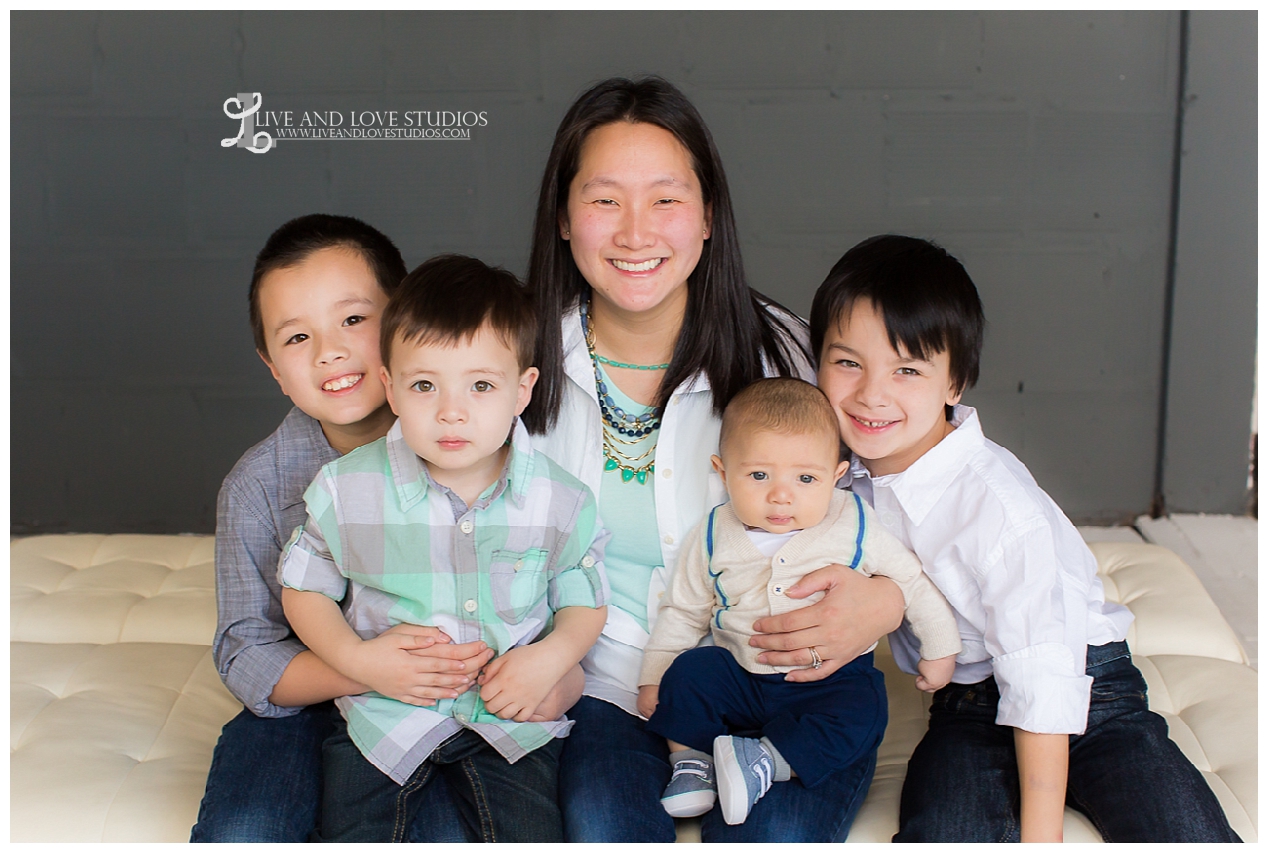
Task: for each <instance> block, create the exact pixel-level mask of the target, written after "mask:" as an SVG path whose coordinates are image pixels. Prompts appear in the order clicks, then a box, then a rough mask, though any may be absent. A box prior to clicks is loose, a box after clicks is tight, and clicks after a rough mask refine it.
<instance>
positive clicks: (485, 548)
mask: <svg viewBox="0 0 1268 853" xmlns="http://www.w3.org/2000/svg"><path fill="white" fill-rule="evenodd" d="M535 322H536V320H535V316H534V311H533V307H532V303H531V301H530V300H529V298H528V296H527V294H526V293H525V292H524V290H523V289H522V287H521V286H520V285H519V282H518V281H516V279H515V277H514V276H512V275H511V274H510V273H507V272H505V271H502V270H494V269H490V268H489V267H487V266H485V265H484V264H482V263H480V262H479V261H476V260H474V259H471V258H463V257H458V256H441V257H438V258H433V259H432V260H430V261H428V262H426V263H425V264H423V265H422V266H420V267H419V268H418V269H416V270H415V271H414V272H413V273H411V274H410V275H409V276H407V277H406V279H405V281H404V282H402V284H401V287H400V290H399V291H398V292H397V294H396V295H394V296H393V298H392V301H391V302H390V304H389V306H388V308H387V311H386V312H385V314H384V317H383V321H382V324H381V326H382V330H381V345H382V354H383V368H382V378H383V383H384V385H385V386H386V388H387V398H388V402H389V403H390V404H391V406H392V410H393V411H394V412H395V413H396V414H397V416H398V418H399V420H398V421H397V423H396V424H395V426H393V427H392V429H391V431H390V432H389V433H388V434H387V436H386V437H385V438H383V439H380V440H378V441H376V442H374V443H372V444H369V445H366V446H364V447H362V448H359V449H357V450H355V451H353V452H352V453H349V454H348V455H346V456H344V457H342V458H341V459H338V460H336V461H334V462H332V463H330V464H329V465H327V466H326V467H324V468H323V469H322V470H321V473H320V474H318V476H317V479H316V480H314V481H313V484H312V485H311V486H310V487H309V489H308V491H307V492H306V493H305V495H304V499H305V503H306V505H307V511H308V520H307V521H306V522H305V524H304V526H303V527H302V528H300V529H299V530H297V531H296V532H295V535H294V536H293V537H292V539H291V542H290V543H289V544H288V545H287V547H286V549H285V550H284V552H283V557H282V561H281V564H280V568H279V579H280V580H281V583H282V585H283V594H282V603H283V606H284V607H285V610H286V616H287V618H288V619H289V620H290V622H291V624H292V626H293V627H294V628H295V631H296V633H297V634H298V635H299V637H300V638H301V639H302V640H304V642H305V643H306V644H307V645H308V647H309V648H310V649H312V650H313V651H314V652H316V653H317V655H318V656H320V657H321V658H322V660H324V661H325V662H326V663H328V664H329V665H330V666H332V667H333V668H334V669H336V670H341V669H351V668H354V667H357V666H366V665H372V663H371V662H369V661H366V660H363V658H364V657H365V656H366V648H365V640H368V639H371V638H373V637H375V636H377V635H378V634H380V633H381V632H382V631H383V630H384V629H386V628H387V627H390V626H391V625H394V624H398V623H401V622H406V623H412V624H420V625H421V624H427V625H434V626H436V627H438V628H440V629H441V630H443V631H444V632H445V633H446V634H448V635H449V636H450V637H452V638H453V639H454V641H455V642H459V643H461V642H469V641H473V640H483V641H484V642H486V643H487V644H488V645H489V646H490V647H491V648H493V649H494V650H495V652H496V653H497V656H496V657H495V658H494V659H493V661H492V662H491V663H490V664H489V665H488V666H486V667H485V669H484V672H483V674H482V675H481V676H480V678H479V680H478V685H479V686H478V690H477V689H472V690H469V691H467V692H465V693H462V694H460V695H459V696H458V697H457V698H456V699H442V700H439V701H433V700H419V699H416V698H413V697H411V696H409V695H408V694H402V695H401V696H390V695H384V694H382V693H373V692H372V693H367V694H364V695H360V696H346V697H343V698H342V699H339V700H337V702H336V704H337V706H338V708H339V711H340V713H341V717H342V719H341V720H340V723H339V725H338V726H337V727H336V730H335V733H334V734H333V735H332V736H331V737H330V738H329V739H328V740H327V742H326V746H325V762H326V766H325V769H324V773H325V785H324V791H323V795H322V819H321V826H320V829H319V831H318V834H319V835H320V836H321V838H322V840H327V841H401V840H404V833H405V830H406V828H407V827H408V826H409V823H410V821H411V820H412V818H413V816H414V812H415V811H416V810H417V808H418V804H419V802H420V801H421V792H422V791H423V790H424V788H425V786H426V785H427V784H428V782H429V781H431V780H432V779H433V778H434V775H435V774H437V773H440V774H443V775H444V777H445V779H446V781H447V782H448V784H449V786H450V788H451V790H452V791H453V792H454V793H455V794H456V796H455V799H456V800H457V801H458V810H459V812H460V816H461V817H462V819H463V821H464V823H465V824H466V826H467V828H468V831H469V832H470V833H471V835H472V837H473V838H476V839H478V840H483V841H551V840H554V841H562V840H563V830H562V821H561V819H560V815H559V809H558V806H557V805H556V797H555V788H556V775H557V774H556V771H557V766H558V758H559V751H560V746H561V742H560V740H558V739H559V738H562V737H564V736H566V734H567V731H568V729H569V728H570V727H571V725H572V723H571V722H570V721H569V720H567V718H562V717H561V718H560V719H558V720H546V719H541V718H538V717H536V716H534V715H533V712H534V710H535V709H536V708H537V707H538V705H539V704H540V703H541V701H542V700H543V699H544V698H545V696H546V693H547V692H549V690H550V689H551V688H552V687H553V686H554V684H555V683H556V682H557V681H558V680H559V679H560V678H561V677H562V676H563V674H564V673H566V672H567V671H568V670H570V669H571V668H572V667H573V666H574V665H575V664H576V663H577V662H578V661H579V660H580V659H581V658H582V656H584V655H585V653H586V652H587V651H588V650H589V648H590V646H591V645H592V644H593V643H594V641H595V639H597V637H598V635H599V632H600V631H601V630H602V627H603V623H604V616H605V607H604V605H605V603H606V599H607V585H606V581H605V578H604V574H603V568H602V563H601V560H602V556H603V542H604V541H605V539H606V534H604V533H603V531H602V529H601V527H600V525H599V522H598V518H597V506H596V502H595V500H594V497H593V495H592V494H591V493H590V491H589V490H588V489H587V488H586V487H585V486H584V485H583V484H581V483H580V482H579V481H577V480H576V479H574V478H573V477H571V476H570V475H569V474H567V473H566V472H564V471H563V470H562V469H561V468H559V467H558V466H557V465H555V464H554V463H553V462H552V461H551V460H549V459H548V458H546V457H545V456H542V455H541V454H539V453H534V452H533V451H532V449H531V447H530V446H529V439H528V434H527V431H526V430H525V429H524V428H523V427H522V426H521V425H520V424H519V422H518V420H517V418H518V415H519V414H520V412H522V411H523V410H524V407H525V406H526V405H527V404H528V401H529V399H530V396H531V394H532V388H533V384H534V382H535V381H536V378H537V369H536V368H534V367H530V366H529V364H530V362H531V360H532V348H533V342H534V337H535V331H536V328H535ZM341 609H342V612H341ZM547 632H549V633H547ZM542 635H544V636H542ZM539 636H541V639H540V640H538V641H537V642H533V641H534V640H537V638H538V637H539Z"/></svg>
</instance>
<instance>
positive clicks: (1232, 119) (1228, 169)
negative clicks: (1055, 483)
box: [1162, 12, 1259, 513]
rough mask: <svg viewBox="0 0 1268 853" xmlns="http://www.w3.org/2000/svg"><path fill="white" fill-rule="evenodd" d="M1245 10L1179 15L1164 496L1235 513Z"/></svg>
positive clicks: (1246, 413) (1252, 231)
mask: <svg viewBox="0 0 1268 853" xmlns="http://www.w3.org/2000/svg"><path fill="white" fill-rule="evenodd" d="M1256 29H1257V14H1256V13H1255V12H1191V13H1189V39H1188V41H1189V50H1188V58H1189V61H1188V72H1187V75H1186V80H1187V84H1186V87H1185V90H1186V91H1185V110H1184V111H1185V115H1184V146H1183V155H1182V158H1181V179H1180V194H1179V203H1180V209H1179V220H1178V228H1177V244H1176V271H1175V303H1174V304H1175V322H1174V323H1173V325H1172V338H1171V358H1170V369H1169V378H1170V381H1169V382H1168V388H1169V393H1168V402H1167V422H1166V438H1165V454H1164V467H1163V482H1162V486H1163V497H1164V498H1165V501H1166V506H1167V509H1168V510H1170V511H1172V512H1217V513H1230V512H1231V513H1241V512H1244V511H1245V509H1246V497H1247V495H1246V459H1247V457H1248V454H1249V446H1250V431H1251V423H1250V410H1251V397H1252V391H1253V389H1254V382H1255V336H1256V331H1257V329H1256V326H1257V324H1256V314H1255V311H1254V310H1252V306H1254V305H1255V303H1256V294H1257V282H1258V275H1257V273H1258V270H1257V267H1258V256H1257V250H1256V246H1257V240H1258V232H1259V226H1258V213H1259V203H1258V193H1257V188H1258V187H1257V183H1258V182H1257V180H1256V178H1257V176H1258V168H1257V162H1256V158H1257V156H1258V138H1257V137H1258V127H1257V125H1258V121H1257V114H1256V106H1257V103H1258V91H1257V85H1258V77H1259V75H1258V69H1257V62H1256V46H1257V33H1256Z"/></svg>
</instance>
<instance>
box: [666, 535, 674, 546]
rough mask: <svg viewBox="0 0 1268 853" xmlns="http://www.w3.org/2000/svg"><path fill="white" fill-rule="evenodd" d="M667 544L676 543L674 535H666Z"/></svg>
mask: <svg viewBox="0 0 1268 853" xmlns="http://www.w3.org/2000/svg"><path fill="white" fill-rule="evenodd" d="M665 544H666V545H672V544H674V537H672V536H666V537H665Z"/></svg>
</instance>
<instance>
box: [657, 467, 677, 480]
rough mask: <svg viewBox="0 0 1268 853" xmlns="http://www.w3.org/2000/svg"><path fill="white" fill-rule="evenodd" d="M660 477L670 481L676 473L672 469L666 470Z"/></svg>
mask: <svg viewBox="0 0 1268 853" xmlns="http://www.w3.org/2000/svg"><path fill="white" fill-rule="evenodd" d="M660 475H661V476H662V477H664V478H665V479H666V480H668V479H669V478H670V477H672V476H674V472H673V469H672V468H666V469H665V470H664V471H661V472H660Z"/></svg>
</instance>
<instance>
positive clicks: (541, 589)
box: [489, 548, 550, 624]
mask: <svg viewBox="0 0 1268 853" xmlns="http://www.w3.org/2000/svg"><path fill="white" fill-rule="evenodd" d="M549 558H550V552H549V551H546V550H545V549H543V548H529V549H528V550H527V551H511V550H499V551H494V552H493V559H492V561H491V562H490V564H489V585H490V587H491V591H492V595H493V607H494V609H495V610H496V611H497V614H498V616H499V617H500V618H501V619H503V620H504V621H506V622H509V623H512V624H518V623H520V622H523V621H524V619H525V617H527V616H528V615H529V614H531V613H532V612H533V611H534V610H535V609H537V607H538V606H539V605H540V606H542V607H545V606H546V586H547V584H546V582H547V580H548V578H547V572H546V564H547V562H549Z"/></svg>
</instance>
